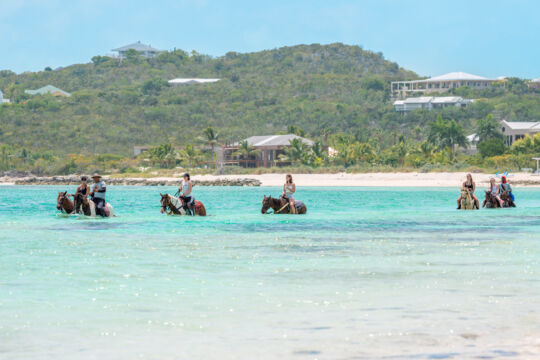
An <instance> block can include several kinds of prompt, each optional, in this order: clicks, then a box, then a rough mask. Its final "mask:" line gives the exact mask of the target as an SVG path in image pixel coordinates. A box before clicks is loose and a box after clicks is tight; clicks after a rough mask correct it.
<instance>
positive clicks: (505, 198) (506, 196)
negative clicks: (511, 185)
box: [501, 191, 516, 208]
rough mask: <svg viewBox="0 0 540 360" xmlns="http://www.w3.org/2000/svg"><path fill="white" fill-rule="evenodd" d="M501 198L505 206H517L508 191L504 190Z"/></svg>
mask: <svg viewBox="0 0 540 360" xmlns="http://www.w3.org/2000/svg"><path fill="white" fill-rule="evenodd" d="M501 200H502V201H504V204H503V207H505V208H507V207H516V204H515V203H514V200H512V197H511V196H510V193H509V192H508V191H503V192H502V193H501Z"/></svg>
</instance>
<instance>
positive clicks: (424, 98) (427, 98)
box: [403, 96, 433, 104]
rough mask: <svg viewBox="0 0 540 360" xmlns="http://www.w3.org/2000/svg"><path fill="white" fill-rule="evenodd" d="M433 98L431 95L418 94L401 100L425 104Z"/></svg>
mask: <svg viewBox="0 0 540 360" xmlns="http://www.w3.org/2000/svg"><path fill="white" fill-rule="evenodd" d="M431 100H433V96H420V97H414V98H407V99H405V100H404V101H403V103H404V104H427V103H430V102H431Z"/></svg>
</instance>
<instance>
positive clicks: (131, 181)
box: [0, 174, 261, 186]
mask: <svg viewBox="0 0 540 360" xmlns="http://www.w3.org/2000/svg"><path fill="white" fill-rule="evenodd" d="M24 175H26V174H24ZM103 180H104V181H105V182H106V183H107V184H109V185H126V186H178V184H179V183H180V181H181V180H180V179H163V178H157V179H156V178H147V179H144V178H110V177H107V176H104V177H103ZM0 181H2V182H6V183H14V184H15V185H78V184H79V183H80V176H78V175H58V176H34V175H30V176H22V177H17V176H13V177H12V176H4V177H3V178H1V179H0ZM193 185H194V186H261V182H260V181H259V180H257V179H250V178H238V179H229V178H218V179H213V180H196V179H195V180H193Z"/></svg>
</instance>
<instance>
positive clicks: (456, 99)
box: [394, 96, 475, 112]
mask: <svg viewBox="0 0 540 360" xmlns="http://www.w3.org/2000/svg"><path fill="white" fill-rule="evenodd" d="M474 101H475V100H474V99H464V98H462V97H461V96H440V97H434V96H421V97H413V98H407V99H405V100H396V101H394V109H395V110H396V111H398V112H408V111H412V110H416V109H424V110H432V109H442V108H445V107H449V106H456V107H459V108H464V107H466V106H467V105H469V104H470V103H472V102H474Z"/></svg>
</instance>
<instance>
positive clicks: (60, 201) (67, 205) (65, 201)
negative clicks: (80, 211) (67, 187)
mask: <svg viewBox="0 0 540 360" xmlns="http://www.w3.org/2000/svg"><path fill="white" fill-rule="evenodd" d="M56 208H57V209H58V210H60V211H61V212H65V213H67V214H71V213H72V212H73V210H75V206H74V205H73V201H71V200H70V199H69V198H68V195H67V191H63V192H62V191H60V192H59V193H58V197H57V198H56Z"/></svg>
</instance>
